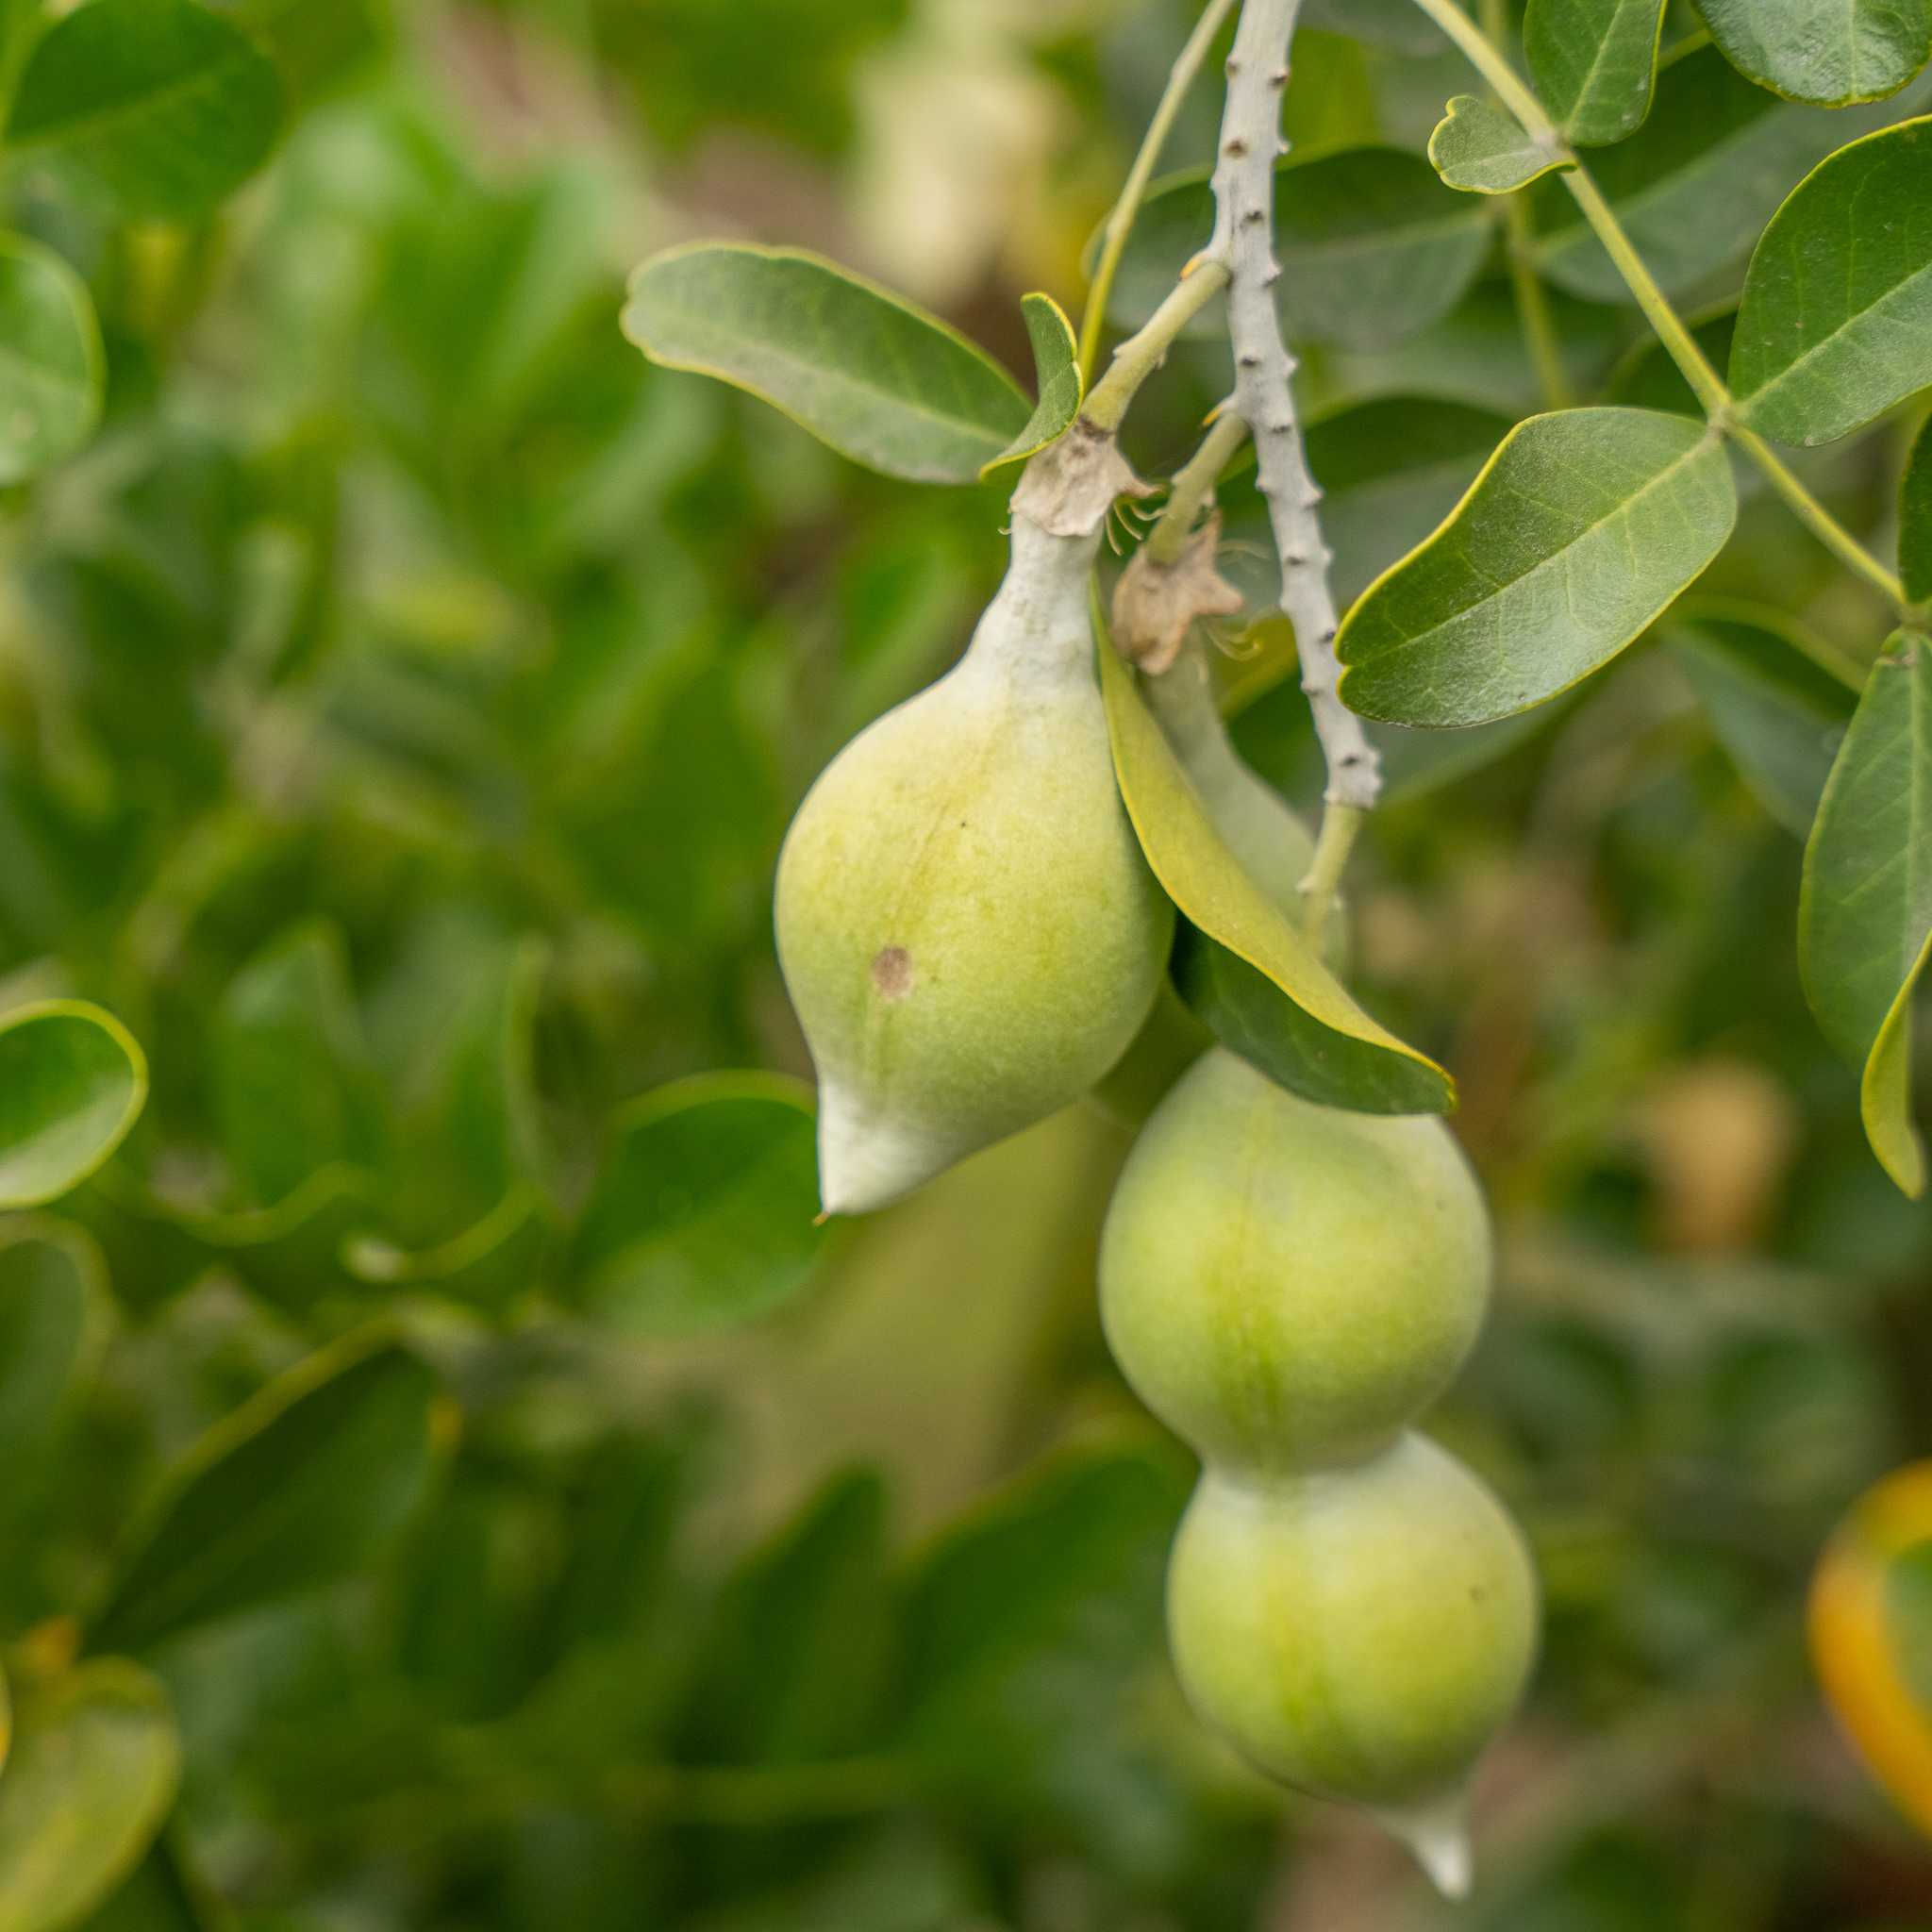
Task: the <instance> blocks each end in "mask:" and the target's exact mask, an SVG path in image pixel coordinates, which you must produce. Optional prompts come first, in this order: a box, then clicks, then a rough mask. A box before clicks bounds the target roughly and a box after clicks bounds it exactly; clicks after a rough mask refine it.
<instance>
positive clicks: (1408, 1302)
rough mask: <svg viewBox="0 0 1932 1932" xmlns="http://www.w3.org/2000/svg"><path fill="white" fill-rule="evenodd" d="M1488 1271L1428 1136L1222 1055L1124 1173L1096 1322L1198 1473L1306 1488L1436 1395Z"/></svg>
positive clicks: (1458, 1193) (1177, 1090) (1455, 1184)
mask: <svg viewBox="0 0 1932 1932" xmlns="http://www.w3.org/2000/svg"><path fill="white" fill-rule="evenodd" d="M1490 1269H1491V1252H1490V1230H1489V1217H1488V1214H1487V1212H1486V1210H1485V1208H1484V1206H1483V1200H1482V1195H1481V1192H1480V1191H1479V1190H1478V1188H1477V1186H1476V1182H1475V1179H1474V1175H1473V1174H1471V1172H1470V1169H1469V1164H1468V1162H1467V1161H1466V1160H1465V1159H1464V1158H1463V1156H1462V1153H1461V1151H1460V1149H1459V1148H1457V1144H1456V1142H1455V1141H1454V1140H1453V1139H1452V1138H1451V1137H1450V1135H1449V1132H1448V1130H1447V1129H1446V1128H1445V1127H1444V1126H1443V1124H1442V1123H1441V1121H1440V1120H1437V1119H1436V1118H1434V1117H1433V1116H1432V1115H1404V1116H1400V1117H1389V1116H1383V1115H1374V1114H1359V1113H1344V1112H1341V1111H1339V1110H1337V1109H1336V1108H1326V1107H1318V1106H1316V1105H1315V1104H1314V1103H1313V1102H1312V1101H1307V1100H1303V1099H1301V1098H1300V1097H1299V1096H1298V1095H1296V1094H1293V1093H1290V1092H1288V1091H1286V1090H1285V1089H1284V1088H1281V1087H1277V1086H1276V1085H1275V1084H1274V1082H1273V1081H1271V1080H1270V1079H1268V1078H1267V1077H1266V1075H1264V1074H1260V1073H1258V1072H1257V1071H1256V1069H1255V1068H1253V1067H1251V1066H1250V1065H1249V1064H1248V1063H1247V1062H1246V1061H1245V1060H1242V1059H1240V1058H1237V1057H1236V1056H1235V1055H1233V1054H1231V1053H1229V1052H1227V1051H1226V1050H1225V1049H1224V1048H1221V1047H1215V1048H1213V1049H1211V1050H1210V1051H1209V1052H1208V1053H1206V1054H1204V1055H1203V1056H1202V1058H1200V1059H1199V1060H1197V1061H1196V1062H1195V1063H1194V1065H1193V1066H1192V1067H1191V1069H1190V1070H1189V1071H1188V1073H1187V1074H1184V1075H1183V1076H1182V1078H1181V1079H1180V1081H1179V1082H1178V1083H1177V1084H1176V1085H1175V1086H1174V1090H1173V1091H1171V1092H1170V1093H1169V1094H1168V1095H1167V1097H1166V1098H1165V1099H1164V1100H1163V1101H1162V1102H1161V1104H1160V1106H1159V1108H1158V1109H1157V1110H1156V1111H1155V1114H1154V1117H1153V1118H1152V1119H1151V1120H1150V1121H1149V1122H1148V1123H1147V1125H1146V1128H1145V1129H1144V1130H1143V1132H1142V1133H1141V1138H1140V1140H1139V1141H1137V1142H1136V1143H1135V1146H1134V1151H1133V1153H1132V1154H1131V1155H1130V1156H1129V1157H1128V1160H1127V1164H1126V1167H1125V1169H1124V1172H1123V1173H1122V1175H1121V1178H1120V1182H1119V1185H1118V1186H1117V1187H1116V1188H1115V1190H1114V1196H1113V1201H1112V1204H1111V1206H1110V1207H1109V1208H1108V1217H1107V1227H1106V1232H1105V1235H1104V1237H1103V1240H1102V1243H1101V1255H1100V1292H1101V1313H1102V1317H1103V1320H1104V1321H1105V1323H1106V1326H1107V1337H1108V1343H1109V1345H1110V1346H1111V1348H1112V1350H1113V1354H1114V1357H1115V1359H1116V1360H1117V1361H1118V1362H1119V1363H1120V1365H1121V1369H1122V1371H1123V1372H1124V1374H1125V1375H1126V1377H1127V1379H1128V1381H1130V1382H1131V1383H1132V1384H1133V1385H1134V1388H1135V1390H1136V1391H1138V1392H1139V1394H1140V1396H1141V1400H1142V1401H1144V1402H1145V1403H1146V1404H1147V1406H1148V1407H1150V1408H1151V1409H1153V1410H1154V1412H1155V1413H1156V1414H1157V1415H1158V1416H1159V1417H1160V1418H1161V1419H1162V1420H1163V1421H1164V1422H1165V1423H1167V1424H1168V1425H1169V1426H1170V1427H1171V1428H1173V1429H1174V1431H1175V1432H1176V1433H1177V1434H1179V1435H1181V1436H1183V1437H1185V1438H1186V1439H1187V1440H1188V1441H1190V1442H1191V1443H1192V1444H1193V1446H1194V1447H1195V1448H1196V1449H1197V1450H1199V1451H1200V1453H1201V1455H1202V1456H1203V1457H1205V1458H1206V1459H1207V1460H1208V1461H1209V1462H1213V1463H1223V1464H1227V1465H1229V1466H1232V1467H1240V1468H1245V1469H1248V1470H1262V1469H1268V1470H1298V1469H1301V1468H1304V1467H1306V1466H1307V1464H1309V1463H1311V1462H1324V1461H1335V1460H1340V1459H1343V1458H1346V1457H1358V1456H1361V1455H1364V1454H1368V1453H1372V1452H1373V1451H1374V1450H1375V1449H1376V1448H1378V1447H1380V1446H1381V1444H1382V1443H1383V1442H1385V1441H1387V1440H1388V1438H1389V1437H1390V1436H1391V1435H1392V1434H1394V1433H1395V1432H1396V1431H1397V1430H1398V1429H1400V1428H1402V1427H1403V1426H1405V1424H1407V1423H1409V1422H1411V1421H1413V1420H1414V1418H1415V1417H1416V1416H1417V1415H1419V1414H1420V1413H1421V1412H1422V1410H1423V1409H1424V1408H1425V1407H1427V1406H1428V1405H1429V1403H1430V1402H1432V1401H1433V1400H1434V1399H1435V1397H1436V1396H1437V1395H1439V1394H1440V1393H1441V1391H1442V1390H1443V1389H1444V1388H1445V1387H1446V1386H1447V1384H1448V1382H1449V1381H1450V1379H1451V1377H1452V1376H1453V1375H1454V1374H1455V1373H1456V1371H1457V1367H1458V1366H1459V1365H1460V1363H1461V1361H1462V1359H1463V1357H1464V1356H1465V1355H1466V1354H1467V1353H1468V1351H1469V1348H1470V1345H1471V1344H1472V1342H1474V1340H1475V1336H1476V1331H1477V1330H1478V1328H1479V1327H1480V1326H1481V1324H1482V1318H1483V1311H1484V1307H1485V1305H1486V1303H1487V1300H1488V1296H1489V1285H1490Z"/></svg>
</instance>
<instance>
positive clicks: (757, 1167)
mask: <svg viewBox="0 0 1932 1932" xmlns="http://www.w3.org/2000/svg"><path fill="white" fill-rule="evenodd" d="M824 1242H825V1231H824V1228H823V1227H822V1226H821V1225H820V1224H819V1197H818V1157H817V1154H816V1152H815V1151H814V1147H813V1115H812V1105H811V1095H810V1091H809V1090H808V1088H806V1087H805V1086H803V1085H802V1084H800V1083H798V1082H796V1081H792V1080H787V1079H782V1078H779V1077H777V1076H775V1075H771V1074H700V1075H698V1076H697V1077H696V1078H695V1079H691V1080H680V1081H677V1082H675V1084H674V1085H672V1086H669V1087H664V1088H660V1089H659V1090H658V1091H657V1092H655V1093H648V1094H646V1095H645V1096H644V1097H643V1098H642V1099H641V1100H640V1101H638V1102H636V1103H635V1104H634V1105H633V1106H632V1107H631V1108H628V1109H627V1110H626V1111H625V1113H624V1114H623V1115H621V1116H620V1117H619V1120H618V1122H617V1131H616V1139H615V1143H614V1144H613V1146H612V1148H611V1151H610V1154H609V1156H608V1158H607V1159H606V1161H605V1164H604V1169H603V1172H602V1174H600V1175H599V1176H598V1180H597V1185H596V1187H595V1189H594V1190H593V1191H592V1192H591V1199H590V1203H589V1205H588V1206H587V1207H586V1208H585V1209H584V1216H583V1220H582V1221H581V1223H580V1224H578V1227H577V1233H576V1240H575V1248H574V1251H573V1257H572V1272H573V1274H574V1275H575V1279H576V1281H577V1284H578V1293H579V1295H580V1297H581V1299H582V1301H583V1302H584V1304H585V1306H586V1307H588V1308H589V1309H590V1311H591V1313H592V1314H593V1315H595V1316H597V1317H598V1318H599V1319H600V1320H603V1321H607V1322H609V1323H611V1324H613V1325H615V1326H617V1327H621V1328H624V1329H625V1330H627V1331H630V1332H632V1333H639V1334H647V1335H686V1334H691V1333H693V1332H696V1331H700V1330H705V1329H713V1328H724V1327H731V1326H735V1325H736V1324H739V1323H741V1322H748V1321H752V1320H754V1319H756V1318H757V1317H758V1316H760V1315H765V1314H769V1313H770V1312H771V1311H772V1310H773V1309H774V1308H777V1307H781V1306H782V1305H783V1304H784V1303H786V1302H788V1301H790V1300H791V1298H792V1297H793V1296H794V1295H796V1294H797V1293H798V1292H799V1291H801V1290H802V1289H804V1287H805V1286H806V1285H807V1283H808V1281H809V1280H810V1279H811V1275H812V1271H813V1269H814V1268H815V1267H816V1266H817V1263H818V1259H819V1257H820V1255H821V1253H822V1252H823V1251H824Z"/></svg>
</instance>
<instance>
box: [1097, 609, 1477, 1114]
mask: <svg viewBox="0 0 1932 1932" xmlns="http://www.w3.org/2000/svg"><path fill="white" fill-rule="evenodd" d="M1100 670H1101V687H1102V689H1103V691H1105V693H1106V697H1107V718H1108V729H1109V731H1110V732H1111V734H1112V738H1113V757H1114V768H1115V770H1116V772H1117V773H1118V774H1119V776H1120V785H1121V795H1122V796H1123V797H1124V799H1125V801H1126V807H1127V814H1128V816H1129V817H1130V818H1131V819H1132V820H1133V822H1134V830H1135V831H1136V832H1137V833H1138V834H1139V836H1140V840H1141V850H1142V851H1143V852H1145V853H1146V855H1147V863H1148V864H1149V865H1150V866H1151V867H1152V868H1153V870H1154V875H1155V877H1156V878H1158V880H1159V881H1160V883H1161V886H1162V888H1163V889H1164V890H1165V891H1166V892H1167V895H1168V896H1169V898H1171V899H1172V900H1173V901H1174V904H1175V905H1176V906H1177V907H1179V908H1180V909H1181V911H1182V912H1183V913H1185V914H1186V915H1187V917H1188V919H1189V920H1190V921H1191V922H1192V924H1194V925H1195V926H1196V927H1197V928H1198V929H1199V930H1200V931H1201V932H1202V933H1203V934H1205V935H1206V936H1207V938H1208V939H1209V940H1210V941H1214V942H1215V943H1216V944H1217V945H1219V946H1221V947H1223V948H1224V949H1225V951H1226V952H1227V953H1229V954H1231V955H1233V956H1234V964H1235V965H1236V966H1245V967H1246V968H1248V969H1250V970H1251V972H1252V973H1253V974H1255V975H1257V976H1258V977H1259V978H1260V979H1262V980H1264V981H1266V982H1268V983H1270V984H1271V985H1272V987H1273V989H1274V992H1275V995H1276V997H1277V999H1278V1000H1279V1002H1280V1010H1279V1012H1278V1014H1277V1015H1276V1016H1275V1018H1276V1020H1277V1022H1278V1024H1276V1025H1274V1027H1272V1028H1271V1029H1270V1030H1271V1033H1272V1034H1273V1036H1274V1040H1275V1041H1276V1045H1277V1051H1276V1053H1275V1054H1274V1057H1273V1058H1271V1060H1270V1063H1269V1065H1268V1067H1267V1071H1268V1072H1269V1073H1270V1074H1273V1075H1274V1077H1275V1078H1276V1079H1280V1080H1283V1081H1284V1083H1285V1084H1288V1085H1291V1086H1292V1087H1293V1088H1294V1089H1295V1091H1297V1092H1299V1093H1303V1094H1305V1095H1307V1098H1308V1099H1310V1100H1316V1101H1320V1102H1322V1103H1323V1104H1324V1105H1326V1106H1329V1107H1343V1108H1354V1109H1355V1110H1357V1111H1358V1112H1364V1113H1441V1112H1446V1111H1447V1110H1448V1109H1449V1108H1451V1107H1453V1106H1454V1105H1455V1096H1456V1089H1455V1085H1454V1083H1453V1082H1452V1081H1451V1080H1450V1078H1449V1075H1448V1074H1445V1073H1444V1072H1443V1071H1442V1069H1441V1067H1439V1066H1438V1065H1437V1064H1436V1063H1435V1062H1434V1061H1433V1060H1431V1059H1429V1058H1426V1057H1425V1056H1424V1055H1423V1054H1420V1053H1418V1052H1417V1051H1416V1050H1415V1049H1414V1048H1413V1047H1411V1046H1406V1045H1405V1044H1404V1043H1403V1042H1402V1041H1399V1040H1398V1039H1396V1037H1395V1036H1394V1035H1393V1034H1392V1033H1391V1032H1389V1031H1388V1030H1387V1029H1386V1028H1384V1027H1383V1026H1380V1025H1378V1024H1376V1023H1375V1022H1374V1020H1372V1019H1370V1017H1369V1016H1368V1015H1367V1014H1366V1013H1365V1012H1363V1011H1362V1009H1361V1008H1359V1007H1358V1006H1357V1005H1356V1003H1355V1001H1354V1000H1353V999H1352V998H1350V996H1349V994H1348V991H1347V989H1346V988H1344V987H1343V986H1342V984H1341V981H1340V980H1338V979H1337V978H1336V977H1335V975H1334V974H1332V973H1330V972H1329V970H1328V969H1327V967H1326V966H1325V965H1324V964H1323V962H1322V960H1321V958H1320V957H1319V956H1318V955H1317V953H1316V952H1315V950H1314V949H1313V948H1312V947H1311V946H1310V945H1309V944H1308V943H1307V941H1306V940H1304V939H1303V937H1302V936H1301V934H1300V933H1299V932H1298V931H1297V930H1296V928H1295V926H1294V925H1293V924H1292V923H1291V921H1290V920H1289V918H1288V917H1287V915H1286V914H1285V913H1283V912H1282V911H1281V909H1280V908H1278V907H1276V906H1275V905H1274V902H1273V901H1272V900H1271V899H1269V897H1268V896H1267V894H1266V893H1264V892H1263V891H1261V889H1260V888H1259V887H1258V886H1257V885H1256V884H1255V883H1254V881H1253V880H1251V879H1250V878H1249V877H1248V875H1247V874H1246V873H1245V872H1244V871H1243V870H1242V869H1241V865H1240V863H1239V862H1238V861H1237V860H1236V858H1234V855H1233V854H1232V853H1230V852H1229V851H1228V849H1227V847H1226V845H1225V844H1224V842H1223V841H1222V839H1221V835H1220V834H1219V833H1218V832H1217V831H1216V830H1215V829H1214V826H1213V824H1212V822H1211V821H1210V820H1209V818H1208V812H1207V808H1205V807H1204V806H1203V805H1202V803H1201V801H1200V799H1199V797H1198V796H1197V795H1196V794H1195V791H1194V789H1193V787H1192V786H1191V785H1190V784H1189V782H1188V779H1187V776H1186V774H1184V773H1183V772H1182V770H1181V767H1180V763H1179V761H1178V760H1177V759H1176V758H1175V757H1174V752H1173V750H1172V749H1171V748H1170V746H1169V744H1168V742H1167V740H1166V738H1165V737H1163V736H1162V734H1161V730H1160V727H1159V725H1158V724H1156V723H1155V722H1154V717H1153V714H1152V713H1151V712H1150V711H1149V710H1148V709H1147V707H1146V705H1145V704H1144V703H1143V702H1142V700H1141V694H1140V692H1139V691H1138V690H1137V689H1136V688H1135V684H1134V674H1133V673H1132V672H1131V671H1130V670H1129V669H1128V668H1127V666H1126V665H1125V664H1124V663H1123V662H1122V661H1121V659H1120V658H1119V657H1118V656H1117V655H1116V653H1115V652H1114V650H1113V647H1112V646H1111V645H1110V644H1108V642H1106V641H1104V640H1103V641H1102V644H1101V648H1100ZM1233 977H1234V978H1235V980H1236V981H1237V982H1238V983H1239V984H1240V986H1241V989H1242V991H1243V1005H1244V1006H1247V1005H1250V1004H1251V1000H1252V996H1253V993H1254V991H1255V990H1254V987H1253V982H1252V980H1248V979H1244V978H1242V976H1241V975H1240V974H1234V975H1233ZM1230 1043H1231V1044H1232V1043H1234V1042H1230ZM1236 1050H1237V1051H1239V1050H1240V1048H1239V1045H1238V1044H1237V1045H1236Z"/></svg>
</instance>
